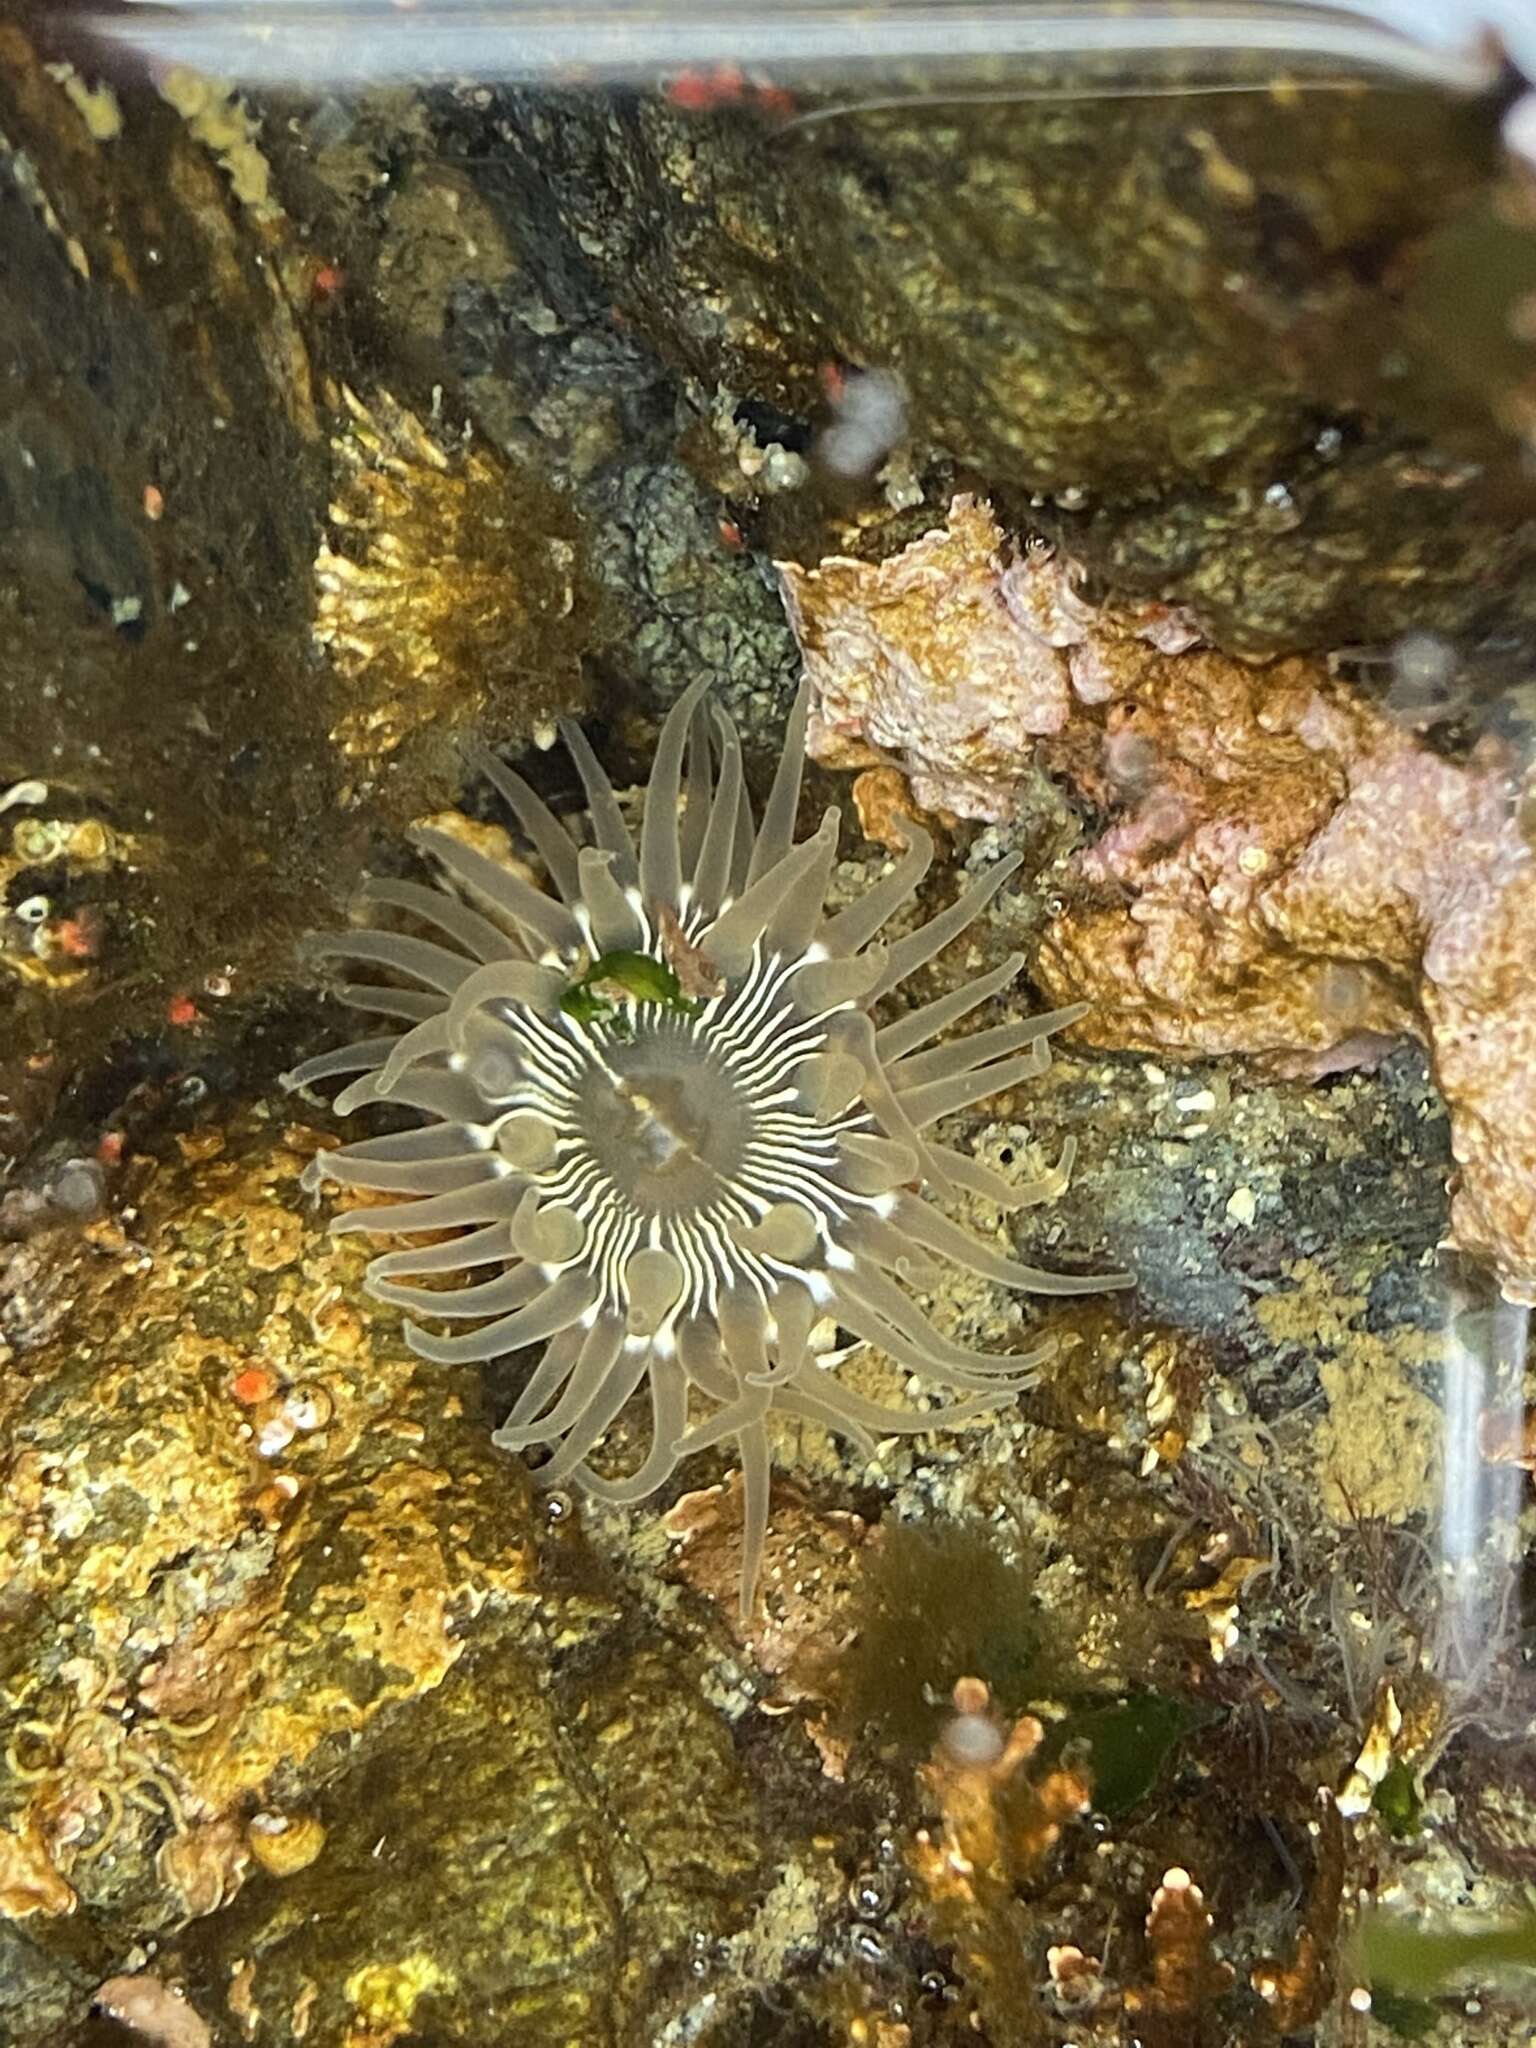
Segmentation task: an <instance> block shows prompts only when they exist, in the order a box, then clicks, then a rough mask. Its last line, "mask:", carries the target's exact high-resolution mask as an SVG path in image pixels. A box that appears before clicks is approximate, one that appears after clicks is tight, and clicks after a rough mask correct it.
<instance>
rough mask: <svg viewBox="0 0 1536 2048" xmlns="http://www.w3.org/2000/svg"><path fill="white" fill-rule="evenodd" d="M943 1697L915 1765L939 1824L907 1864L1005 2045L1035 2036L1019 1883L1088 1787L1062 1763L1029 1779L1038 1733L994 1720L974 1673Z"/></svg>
mask: <svg viewBox="0 0 1536 2048" xmlns="http://www.w3.org/2000/svg"><path fill="white" fill-rule="evenodd" d="M951 1697H952V1702H953V1706H954V1713H953V1715H952V1716H951V1718H950V1719H949V1720H948V1721H947V1722H946V1723H945V1725H944V1727H943V1728H942V1729H941V1730H940V1733H939V1737H938V1740H937V1741H936V1743H935V1744H934V1747H933V1752H932V1755H931V1756H930V1758H929V1760H928V1762H927V1763H926V1764H925V1765H923V1766H922V1768H921V1770H920V1772H919V1782H920V1784H921V1786H922V1789H923V1793H924V1795H925V1798H926V1801H927V1803H928V1804H929V1805H930V1806H931V1807H932V1808H934V1809H935V1810H936V1812H937V1814H938V1825H937V1826H936V1827H932V1828H929V1827H924V1828H919V1829H918V1831H917V1834H916V1836H915V1837H914V1839H913V1842H912V1845H911V1848H910V1851H909V1853H908V1858H907V1861H908V1865H909V1868H910V1869H911V1871H912V1875H913V1877H914V1879H915V1880H916V1882H917V1885H918V1887H919V1889H920V1892H921V1894H922V1897H923V1900H924V1903H925V1907H926V1918H927V1921H928V1931H929V1933H930V1935H931V1937H932V1939H933V1940H934V1941H935V1942H938V1943H940V1944H943V1945H944V1946H947V1947H952V1948H953V1949H954V1952H955V1959H956V1963H957V1965H958V1967H959V1969H960V1971H961V1973H962V1975H963V1976H964V1977H965V1979H966V1982H967V1984H968V1985H969V1987H970V1989H971V1992H972V1995H973V1996H974V1997H975V1999H976V2002H977V2008H978V2011H979V2012H980V2014H981V2017H982V2019H983V2020H984V2021H985V2022H986V2027H987V2031H988V2033H989V2035H990V2036H991V2038H994V2039H996V2040H997V2041H998V2042H1000V2043H1002V2044H1007V2048H1012V2044H1014V2043H1025V2042H1029V2043H1033V2042H1035V2041H1037V2040H1040V2039H1041V2038H1042V2036H1041V2031H1040V2014H1039V1991H1040V1982H1039V1974H1038V1971H1039V1966H1038V1964H1037V1962H1036V1960H1035V1957H1034V1956H1033V1954H1032V1953H1031V1952H1030V1950H1031V1944H1030V1942H1029V1940H1028V1937H1029V1935H1030V1934H1031V1932H1032V1929H1031V1926H1030V1917H1029V1913H1028V1909H1027V1907H1024V1906H1023V1905H1021V1903H1020V1900H1019V1898H1018V1887H1019V1885H1020V1884H1021V1883H1022V1882H1024V1881H1025V1880H1026V1879H1028V1878H1032V1877H1035V1876H1037V1875H1038V1874H1039V1872H1040V1870H1041V1868H1042V1866H1043V1865H1044V1864H1045V1862H1046V1859H1047V1858H1048V1857H1049V1855H1050V1853H1051V1851H1052V1850H1053V1849H1054V1848H1055V1846H1056V1844H1057V1842H1058V1840H1059V1839H1060V1837H1061V1833H1062V1830H1063V1828H1065V1827H1067V1826H1068V1825H1069V1824H1070V1823H1071V1822H1072V1821H1074V1820H1078V1819H1080V1818H1081V1816H1082V1815H1083V1814H1085V1813H1086V1812H1087V1811H1088V1808H1089V1804H1090V1800H1091V1793H1092V1786H1091V1784H1090V1781H1089V1779H1088V1776H1087V1774H1086V1772H1085V1771H1083V1770H1082V1769H1080V1768H1078V1767H1076V1766H1073V1765H1069V1764H1065V1763H1062V1764H1057V1765H1055V1766H1053V1767H1051V1768H1049V1769H1046V1770H1042V1771H1041V1772H1040V1773H1039V1775H1038V1777H1036V1776H1032V1775H1031V1774H1030V1772H1028V1771H1027V1770H1026V1769H1025V1766H1026V1765H1027V1764H1029V1763H1030V1762H1031V1761H1032V1759H1034V1758H1035V1756H1036V1754H1037V1752H1038V1751H1039V1748H1040V1744H1041V1742H1042V1741H1043V1739H1044V1733H1045V1731H1044V1729H1043V1728H1042V1726H1041V1724H1040V1722H1039V1721H1038V1720H1037V1719H1036V1718H1035V1717H1034V1716H1033V1715H1032V1714H1025V1715H1023V1716H1022V1717H1021V1718H1020V1719H1019V1720H1017V1721H1015V1722H1013V1723H1012V1724H1011V1726H1010V1725H1008V1724H1006V1723H1004V1722H1003V1720H1002V1719H1001V1718H1000V1716H999V1715H998V1714H997V1712H996V1709H995V1708H994V1706H993V1703H992V1693H991V1689H990V1687H989V1686H987V1685H986V1684H985V1683H984V1682H983V1681H982V1680H981V1679H978V1678H971V1677H966V1678H961V1679H959V1680H958V1681H957V1682H956V1684H955V1687H954V1690H953V1693H952V1695H951Z"/></svg>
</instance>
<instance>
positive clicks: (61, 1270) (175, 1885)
mask: <svg viewBox="0 0 1536 2048" xmlns="http://www.w3.org/2000/svg"><path fill="white" fill-rule="evenodd" d="M311 1145H312V1134H307V1133H305V1134H300V1133H297V1132H293V1133H289V1134H285V1135H284V1134H279V1132H278V1130H277V1129H276V1128H275V1127H274V1126H272V1125H270V1124H263V1123H262V1122H260V1121H259V1120H254V1119H252V1120H249V1121H247V1122H245V1123H243V1124H242V1125H240V1126H238V1127H237V1128H235V1129H233V1130H231V1131H229V1132H227V1133H225V1134H222V1135H220V1134H215V1133H209V1134H205V1135H202V1136H199V1137H196V1138H193V1139H188V1140H184V1141H183V1143H182V1147H181V1151H182V1156H181V1157H179V1158H176V1157H172V1158H169V1159H167V1160H165V1161H163V1162H161V1163H160V1164H158V1165H152V1164H151V1163H150V1162H147V1161H140V1162H136V1165H135V1169H134V1170H135V1171H136V1172H138V1173H139V1174H140V1177H141V1181H142V1186H141V1189H140V1193H139V1200H138V1203H137V1206H136V1208H135V1209H133V1210H131V1211H129V1212H128V1213H127V1214H126V1215H125V1216H124V1219H123V1229H122V1231H121V1232H119V1231H118V1229H117V1228H116V1226H100V1227H98V1228H97V1229H96V1231H95V1232H94V1234H93V1235H87V1236H66V1235H63V1234H60V1235H59V1236H58V1237H57V1238H56V1239H53V1240H49V1241H46V1242H43V1243H40V1244H39V1245H38V1246H37V1247H36V1252H37V1256H36V1258H35V1260H34V1263H33V1267H32V1269H31V1270H32V1273H33V1279H32V1283H31V1284H32V1285H33V1286H34V1288H35V1290H36V1291H37V1293H38V1295H39V1298H40V1299H42V1298H44V1297H46V1299H47V1301H48V1303H49V1305H50V1306H51V1309H52V1310H53V1312H54V1313H53V1316H52V1323H53V1327H52V1331H51V1334H49V1335H47V1336H46V1337H44V1338H43V1339H42V1340H41V1341H39V1342H38V1343H37V1344H36V1345H35V1346H33V1347H32V1348H30V1349H25V1350H21V1351H18V1352H16V1353H15V1354H14V1355H12V1356H10V1357H9V1358H8V1359H7V1360H6V1363H5V1369H4V1372H3V1374H0V1474H3V1480H4V1485H3V1492H0V1586H3V1589H4V1590H3V1593H0V1607H3V1617H4V1622H5V1628H4V1631H3V1650H0V1750H3V1752H4V1753H5V1754H6V1756H7V1758H8V1762H9V1765H10V1768H9V1769H8V1770H7V1772H6V1773H5V1775H4V1778H3V1780H0V1916H3V1917H0V1965H3V1966H4V1967H3V1968H0V1976H4V1977H6V1978H7V1980H8V1981H14V1982H15V1983H16V1984H17V1985H24V1986H26V1987H27V1991H26V1999H27V2002H26V2003H25V2004H23V2005H21V2006H18V2007H16V2008H14V2009H13V2010H12V2011H11V2012H10V2013H9V2014H7V2012H6V2007H5V2002H4V1999H3V1997H0V2019H4V2018H8V2019H9V2020H10V2022H11V2024H12V2029H13V2031H12V2032H11V2034H10V2035H8V2036H7V2038H9V2039H12V2040H14V2041H15V2042H16V2043H17V2048H25V2044H26V2043H28V2042H30V2041H31V2040H33V2039H37V2040H39V2041H41V2040H43V2039H44V2038H47V2029H48V2027H49V2026H51V2025H56V2024H58V2023H60V2022H63V2021H65V2020H67V2019H69V2018H70V2017H73V2018H75V2019H79V2018H80V2017H81V2016H82V2015H83V2014H84V2011H85V2009H86V2005H87V2003H88V2000H89V1996H90V1991H91V1989H92V1988H93V1986H94V1985H95V1984H96V1983H98V1982H100V1981H101V1979H102V1977H103V1976H105V1975H106V1974H107V1973H108V1971H109V1970H111V1969H114V1968H117V1967H119V1962H120V1958H121V1956H122V1954H123V1953H124V1952H125V1950H128V1949H130V1948H131V1945H132V1944H133V1943H134V1942H136V1941H141V1940H143V1939H145V1938H146V1937H154V1938H155V1939H156V1940H157V1941H158V1952H157V1962H156V1967H157V1968H158V1969H159V1970H160V1971H161V1972H162V1974H164V1975H165V1976H166V1977H167V1978H168V1979H171V1980H174V1981H179V1982H181V1983H183V1984H184V1985H185V1986H186V1988H187V1990H188V1992H189V1995H190V1996H191V1997H192V1999H193V2001H194V2003H195V2004H196V2006H197V2007H198V2009H199V2010H200V2011H201V2012H202V2013H203V2014H204V2016H205V2017H206V2018H208V2019H209V2021H210V2023H212V2024H214V2025H215V2028H216V2037H217V2030H218V2027H219V2026H220V2025H222V2026H224V2027H225V2028H229V2027H231V2026H233V2024H234V2019H235V2018H242V2017H248V2016H249V2015H251V2014H259V2024H258V2025H257V2027H256V2032H255V2038H258V2039H260V2040H263V2041H270V2042H274V2043H285V2042H288V2041H290V2040H298V2039H301V2038H307V2039H308V2040H310V2041H312V2042H313V2041H323V2042H326V2043H333V2042H334V2043H346V2044H349V2048H363V2044H365V2043H366V2044H378V2043H381V2042H385V2041H388V2040H392V2039H394V2038H397V2037H398V2036H400V2035H402V2034H404V2033H405V2032H407V2031H408V2030H410V2029H413V2028H419V2027H421V2026H422V2025H424V2024H426V2023H427V2022H426V2016H427V2015H428V2014H430V2015H431V2024H432V2025H433V2026H434V2027H437V2028H441V2029H443V2030H445V2031H446V2033H447V2035H448V2036H449V2037H450V2038H452V2039H453V2040H455V2041H456V2042H467V2043H474V2042H482V2041H483V2042H485V2043H487V2044H491V2043H495V2044H496V2048H505V2044H507V2043H517V2042H520V2041H524V2040H526V2041H529V2042H537V2043H538V2044H540V2048H544V2044H550V2048H557V2044H560V2043H564V2042H566V2041H569V2042H571V2043H572V2044H576V2043H580V2044H581V2048H593V2044H602V2043H607V2042H612V2043H613V2044H615V2048H617V2044H619V2043H621V2042H623V2041H627V2040H631V2039H636V2038H642V2037H646V2038H648V2037H649V2032H650V2024H651V2022H650V2019H649V2017H647V2015H649V2014H652V2013H654V2012H655V2011H656V2009H657V2008H656V2003H655V2002H656V2001H657V2000H658V1999H661V1998H663V1996H664V1995H672V1994H673V1993H675V1992H676V1990H677V1987H679V1986H680V1985H682V1984H684V1983H686V1971H685V1969H684V1966H683V1958H684V1955H685V1952H686V1948H687V1943H688V1941H689V1939H690V1938H691V1937H692V1936H693V1935H695V1934H696V1933H699V1932H701V1931H702V1933H703V1934H704V1935H705V1936H706V1937H709V1938H713V1937H715V1936H717V1935H722V1934H724V1933H727V1932H729V1931H730V1930H731V1928H732V1927H733V1926H734V1925H735V1922H736V1921H737V1920H739V1919H740V1918H741V1917H742V1915H743V1914H744V1913H745V1912H746V1911H747V1910H749V1909H750V1904H751V1900H752V1898H753V1896H754V1895H755V1891H756V1889H757V1887H756V1885H755V1882H754V1878H755V1873H756V1871H757V1868H758V1865H759V1862H760V1857H761V1850H760V1843H759V1834H758V1829H757V1824H756V1820H755V1815H754V1812H753V1809H752V1806H751V1803H750V1800H749V1798H748V1796H747V1793H746V1791H745V1789H744V1787H743V1784H742V1781H741V1779H740V1777H739V1774H738V1771H737V1767H736V1763H735V1759H734V1754H733V1751H732V1748H731V1743H730V1739H729V1734H728V1731H727V1730H726V1728H725V1726H724V1724H723V1722H721V1721H720V1719H719V1718H718V1716H717V1715H716V1713H715V1712H714V1710H713V1709H712V1708H710V1707H708V1706H707V1705H705V1704H704V1703H703V1699H702V1691H701V1687H700V1685H699V1683H698V1678H697V1674H696V1673H694V1672H693V1671H692V1670H691V1669H690V1668H689V1666H688V1660H687V1658H686V1656H685V1654H684V1653H683V1652H682V1651H681V1650H680V1649H678V1648H677V1647H676V1646H675V1645H674V1644H672V1643H671V1642H669V1641H667V1640H653V1641H652V1642H651V1643H650V1644H649V1645H648V1646H647V1647H646V1648H645V1649H644V1651H643V1652H637V1651H636V1650H635V1649H634V1648H633V1644H632V1639H631V1636H630V1634H629V1632H628V1631H627V1630H626V1629H625V1628H624V1627H623V1626H622V1625H621V1624H620V1622H619V1619H618V1615H617V1610H616V1609H615V1607H614V1605H613V1604H612V1602H611V1601H610V1600H609V1599H608V1598H607V1597H605V1595H604V1593H603V1592H602V1590H601V1587H600V1586H599V1587H598V1588H597V1590H595V1591H594V1590H592V1588H593V1585H594V1572H593V1571H592V1570H585V1571H583V1572H581V1573H580V1574H578V1575H577V1576H579V1578H580V1580H581V1589H579V1590H572V1589H571V1588H570V1587H569V1586H566V1587H564V1589H563V1590H562V1587H561V1586H560V1585H557V1584H555V1583H552V1582H550V1581H549V1580H547V1579H546V1577H545V1576H544V1574H543V1573H542V1572H541V1567H540V1561H539V1555H538V1538H539V1536H540V1533H541V1531H543V1530H544V1529H545V1525H544V1524H542V1523H541V1522H538V1521H536V1519H535V1516H534V1513H533V1510H532V1507H531V1504H530V1495H529V1490H528V1486H527V1482H526V1480H525V1479H524V1477H523V1475H522V1473H521V1472H520V1470H519V1469H518V1468H517V1467H516V1466H515V1465H514V1464H512V1463H511V1462H510V1461H508V1460H506V1459H505V1458H503V1457H501V1456H499V1455H498V1454H497V1453H496V1451H495V1450H494V1448H493V1447H492V1446H491V1445H490V1443H489V1440H488V1437H487V1435H486V1432H485V1430H484V1428H483V1427H482V1426H481V1425H480V1424H479V1423H478V1422H477V1421H475V1420H474V1419H473V1418H466V1417H465V1416H464V1414H463V1408H462V1401H463V1398H464V1396H463V1393H462V1386H463V1382H462V1378H461V1377H460V1378H454V1377H452V1376H449V1375H446V1374H444V1373H442V1372H441V1371H440V1370H439V1369H437V1368H434V1367H430V1366H424V1365H423V1364H422V1363H421V1362H420V1361H418V1360H415V1359H413V1358H411V1356H410V1355H409V1353H408V1352H407V1351H406V1349H405V1347H404V1344H403V1342H402V1341H401V1339H400V1336H399V1333H398V1330H397V1328H396V1324H395V1318H394V1317H393V1315H392V1314H391V1313H390V1312H389V1311H387V1310H386V1311H380V1312H377V1313H375V1312H374V1311H371V1310H369V1309H367V1308H364V1307H354V1306H353V1305H352V1304H353V1301H354V1299H355V1298H356V1287H355V1281H356V1277H357V1268H358V1266H359V1264H360V1261H359V1259H358V1258H357V1256H356V1254H355V1253H354V1252H352V1251H351V1250H350V1249H348V1248H347V1247H345V1246H342V1245H338V1244H337V1243H336V1242H335V1241H334V1240H333V1239H331V1238H330V1237H329V1236H328V1235H327V1233H326V1232H325V1231H324V1229H323V1228H322V1227H321V1224H320V1220H319V1219H318V1218H316V1217H312V1216H311V1214H310V1213H309V1211H308V1210H307V1209H306V1208H304V1207H303V1206H302V1205H301V1204H300V1202H299V1199H298V1192H297V1178H298V1174H299V1171H300V1169H301V1167H302V1165H303V1163H304V1160H305V1158H306V1156H307V1154H308V1151H309V1149H310V1147H311ZM569 1541H570V1538H569V1537H568V1536H567V1535H566V1534H565V1533H564V1532H562V1533H561V1536H560V1543H561V1545H562V1547H563V1546H565V1545H566V1544H568V1543H569ZM571 1660H574V1665H575V1667H576V1668H579V1670H580V1673H581V1676H580V1680H579V1682H577V1681H575V1680H573V1679H571V1678H568V1677H567V1676H565V1673H566V1671H567V1668H568V1664H569V1663H570V1661H571ZM701 1817H707V1822H704V1823H702V1824H701ZM290 1834H291V1835H292V1836H293V1853H292V1854H291V1855H287V1854H285V1852H284V1848H283V1845H284V1842H285V1839H286V1838H287V1837H288V1836H289V1835H290ZM18 1923H23V1924H24V1931H23V1932H22V1933H21V1934H20V1938H18ZM13 1961H14V1962H15V1965H16V1967H15V1969H14V1971H13V1970H12V1967H11V1966H12V1963H13ZM231 2015H233V2017H231ZM636 2028H639V2029H640V2033H638V2034H637V2033H636V2032H635V2031H634V2030H635V2029H636Z"/></svg>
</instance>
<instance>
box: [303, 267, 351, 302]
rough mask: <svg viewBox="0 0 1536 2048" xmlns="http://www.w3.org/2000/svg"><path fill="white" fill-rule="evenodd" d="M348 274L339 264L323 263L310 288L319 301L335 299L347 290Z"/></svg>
mask: <svg viewBox="0 0 1536 2048" xmlns="http://www.w3.org/2000/svg"><path fill="white" fill-rule="evenodd" d="M346 282H347V273H346V272H345V271H344V270H343V269H342V267H341V265H340V264H339V263H322V264H321V266H320V268H319V269H318V270H317V271H316V272H315V278H314V283H313V285H312V286H311V287H310V289H311V291H312V293H313V295H314V296H315V298H317V299H334V298H335V297H336V295H337V293H338V292H341V291H343V290H344V289H345V288H346Z"/></svg>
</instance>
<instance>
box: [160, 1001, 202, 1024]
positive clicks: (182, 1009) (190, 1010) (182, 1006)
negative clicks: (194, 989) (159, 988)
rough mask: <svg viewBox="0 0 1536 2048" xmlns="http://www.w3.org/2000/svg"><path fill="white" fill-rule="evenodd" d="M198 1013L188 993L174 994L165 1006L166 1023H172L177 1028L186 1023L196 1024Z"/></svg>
mask: <svg viewBox="0 0 1536 2048" xmlns="http://www.w3.org/2000/svg"><path fill="white" fill-rule="evenodd" d="M200 1014H201V1013H200V1012H199V1010H198V1007H197V1005H196V1003H194V1002H193V1000H192V998H191V997H190V996H189V995H183V994H177V995H174V996H172V997H171V1000H170V1001H169V1002H168V1003H167V1004H166V1006H165V1021H166V1023H167V1024H174V1025H176V1026H177V1027H178V1028H179V1027H180V1026H182V1025H186V1024H196V1023H197V1022H198V1019H199V1016H200Z"/></svg>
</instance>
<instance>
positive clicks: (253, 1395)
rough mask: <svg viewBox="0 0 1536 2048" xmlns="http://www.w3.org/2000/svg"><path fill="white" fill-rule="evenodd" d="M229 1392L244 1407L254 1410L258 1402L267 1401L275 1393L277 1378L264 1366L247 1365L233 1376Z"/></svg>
mask: <svg viewBox="0 0 1536 2048" xmlns="http://www.w3.org/2000/svg"><path fill="white" fill-rule="evenodd" d="M229 1391H230V1392H231V1393H232V1394H233V1395H234V1397H235V1399H236V1400H237V1401H239V1402H241V1403H243V1405H244V1406H245V1407H247V1408H254V1407H255V1406H256V1404H257V1402H258V1401H269V1400H270V1399H271V1398H272V1396H273V1394H275V1393H276V1391H277V1378H276V1375H275V1374H273V1373H270V1372H269V1371H268V1370H267V1368H266V1367H265V1366H264V1365H248V1366H246V1367H245V1369H244V1370H243V1371H241V1372H237V1373H236V1374H235V1376H234V1378H233V1379H232V1380H231V1381H230V1383H229Z"/></svg>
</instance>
